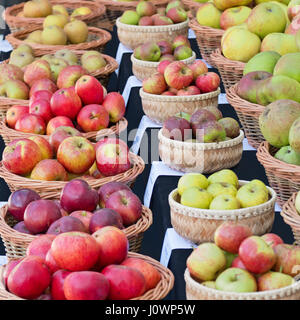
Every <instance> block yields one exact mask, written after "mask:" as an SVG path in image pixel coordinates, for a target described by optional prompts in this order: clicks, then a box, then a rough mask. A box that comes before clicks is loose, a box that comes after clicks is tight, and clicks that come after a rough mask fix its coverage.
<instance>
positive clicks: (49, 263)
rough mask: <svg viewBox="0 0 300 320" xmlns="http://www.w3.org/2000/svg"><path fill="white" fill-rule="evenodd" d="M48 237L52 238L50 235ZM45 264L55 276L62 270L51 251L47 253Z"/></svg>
mask: <svg viewBox="0 0 300 320" xmlns="http://www.w3.org/2000/svg"><path fill="white" fill-rule="evenodd" d="M48 235H49V236H50V234H48ZM54 237H55V236H54ZM45 264H46V266H47V267H48V269H49V271H50V273H51V274H53V273H54V272H56V271H57V270H60V267H59V266H58V265H57V263H56V261H55V260H54V258H53V256H52V253H51V250H50V249H49V250H48V252H47V253H46V257H45Z"/></svg>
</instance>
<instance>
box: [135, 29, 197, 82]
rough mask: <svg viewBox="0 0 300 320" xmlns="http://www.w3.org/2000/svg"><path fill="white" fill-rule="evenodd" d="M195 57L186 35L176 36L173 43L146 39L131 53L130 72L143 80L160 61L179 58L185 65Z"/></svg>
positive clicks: (155, 68) (154, 69) (190, 62)
mask: <svg viewBox="0 0 300 320" xmlns="http://www.w3.org/2000/svg"><path fill="white" fill-rule="evenodd" d="M195 59H196V54H195V52H194V51H193V50H192V49H191V45H190V42H189V39H188V38H187V37H186V36H183V35H179V36H177V37H176V38H175V39H174V41H173V43H171V42H169V41H166V40H162V41H159V42H157V43H156V42H153V41H147V42H145V43H144V44H142V45H140V46H138V47H136V48H135V49H134V53H133V54H132V55H131V62H132V72H133V74H134V75H135V76H136V77H137V79H139V80H140V81H143V80H144V79H145V78H148V77H150V76H151V75H152V74H153V73H155V72H156V71H157V67H158V65H159V63H160V62H161V61H164V60H169V61H176V60H180V61H182V62H184V63H185V64H187V65H190V64H192V63H193V62H194V61H195Z"/></svg>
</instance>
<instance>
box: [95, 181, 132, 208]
mask: <svg viewBox="0 0 300 320" xmlns="http://www.w3.org/2000/svg"><path fill="white" fill-rule="evenodd" d="M119 190H129V191H131V189H130V188H129V187H128V185H127V184H125V183H122V182H117V181H112V182H108V183H106V184H104V185H103V186H102V187H100V189H99V190H98V195H99V205H100V207H101V208H105V201H106V200H107V199H108V198H109V196H110V195H111V194H112V193H114V192H116V191H119Z"/></svg>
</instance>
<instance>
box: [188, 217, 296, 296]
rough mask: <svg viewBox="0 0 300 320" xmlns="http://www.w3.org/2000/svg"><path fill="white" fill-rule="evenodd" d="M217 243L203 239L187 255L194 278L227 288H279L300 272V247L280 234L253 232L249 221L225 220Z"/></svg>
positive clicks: (205, 284)
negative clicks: (259, 234) (286, 240)
mask: <svg viewBox="0 0 300 320" xmlns="http://www.w3.org/2000/svg"><path fill="white" fill-rule="evenodd" d="M214 240H215V243H203V244H201V245H200V246H198V248H197V249H195V250H194V251H193V252H192V254H191V255H190V256H189V257H188V259H187V268H188V270H189V272H190V275H191V277H192V278H193V279H195V280H196V281H198V282H200V283H201V284H202V285H204V286H207V287H209V288H212V289H215V290H220V291H227V292H238V293H242V292H245V293H246V292H256V291H268V290H276V289H280V288H283V287H286V286H289V285H292V284H293V283H294V282H295V280H294V278H293V277H295V276H296V275H297V274H299V262H300V260H299V259H300V254H299V253H300V247H297V246H292V245H288V244H284V243H283V240H282V239H281V238H280V237H279V236H278V235H276V234H273V233H267V234H264V235H263V236H255V235H252V232H251V230H250V229H249V227H247V226H246V225H243V224H240V223H236V222H224V223H223V224H221V225H220V226H219V227H218V228H217V230H216V232H215V235H214Z"/></svg>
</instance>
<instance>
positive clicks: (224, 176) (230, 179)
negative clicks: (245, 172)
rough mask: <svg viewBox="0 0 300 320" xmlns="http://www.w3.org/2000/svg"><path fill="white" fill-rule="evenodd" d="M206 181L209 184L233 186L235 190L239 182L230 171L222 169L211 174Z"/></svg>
mask: <svg viewBox="0 0 300 320" xmlns="http://www.w3.org/2000/svg"><path fill="white" fill-rule="evenodd" d="M208 181H209V183H216V182H225V183H230V184H232V185H233V186H235V188H238V186H239V180H238V177H237V175H236V174H235V173H234V172H233V171H232V170H230V169H223V170H220V171H217V172H215V173H213V174H211V175H210V176H209V177H208Z"/></svg>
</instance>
